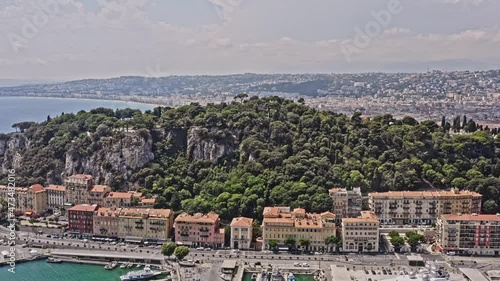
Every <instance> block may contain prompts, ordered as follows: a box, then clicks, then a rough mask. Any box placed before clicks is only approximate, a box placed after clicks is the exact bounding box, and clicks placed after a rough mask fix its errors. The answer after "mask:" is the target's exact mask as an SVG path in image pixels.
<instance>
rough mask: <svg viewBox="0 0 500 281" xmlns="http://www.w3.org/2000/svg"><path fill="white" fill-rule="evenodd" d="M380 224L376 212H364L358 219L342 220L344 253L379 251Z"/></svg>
mask: <svg viewBox="0 0 500 281" xmlns="http://www.w3.org/2000/svg"><path fill="white" fill-rule="evenodd" d="M379 227H380V222H379V220H378V218H377V216H376V215H375V213H374V212H371V211H362V212H361V215H360V216H359V217H357V218H343V219H342V250H343V251H344V252H374V253H377V252H378V251H379V241H380V233H379Z"/></svg>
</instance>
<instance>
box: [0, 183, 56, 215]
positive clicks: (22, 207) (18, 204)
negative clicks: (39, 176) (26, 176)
mask: <svg viewBox="0 0 500 281" xmlns="http://www.w3.org/2000/svg"><path fill="white" fill-rule="evenodd" d="M8 194H9V192H8V188H7V186H0V198H3V199H4V200H5V201H7V202H11V203H12V201H10V200H8ZM14 198H15V202H13V203H14V208H15V209H16V210H18V211H22V212H27V215H31V214H32V212H35V213H36V214H40V213H43V212H44V211H45V210H47V208H48V198H47V191H46V190H45V189H44V188H43V186H41V185H39V184H35V185H32V186H30V187H28V188H26V187H16V188H14Z"/></svg>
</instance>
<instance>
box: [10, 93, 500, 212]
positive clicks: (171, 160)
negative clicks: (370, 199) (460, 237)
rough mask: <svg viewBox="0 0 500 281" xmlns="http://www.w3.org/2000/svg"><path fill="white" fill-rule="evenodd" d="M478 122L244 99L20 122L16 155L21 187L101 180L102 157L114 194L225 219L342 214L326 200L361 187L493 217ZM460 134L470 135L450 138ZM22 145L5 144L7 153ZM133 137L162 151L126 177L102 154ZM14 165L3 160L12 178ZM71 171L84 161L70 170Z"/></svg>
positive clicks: (499, 196) (127, 170) (494, 178)
mask: <svg viewBox="0 0 500 281" xmlns="http://www.w3.org/2000/svg"><path fill="white" fill-rule="evenodd" d="M458 120H460V118H458ZM471 122H473V121H472V120H469V121H468V122H467V123H466V124H463V125H460V124H458V125H457V124H453V126H451V125H450V124H448V123H447V122H446V120H444V122H443V126H440V125H438V124H436V123H435V122H433V121H426V122H422V123H419V122H417V121H416V120H415V119H413V118H410V117H405V118H403V119H401V120H396V119H394V118H393V117H392V116H390V115H384V116H377V117H373V118H363V117H362V116H361V115H360V114H358V113H356V114H354V115H353V116H346V115H341V114H336V113H333V112H327V111H317V110H314V109H312V108H309V107H307V106H306V105H304V104H302V103H301V102H299V103H296V102H293V101H291V100H285V99H281V98H278V97H270V98H264V99H258V98H256V97H252V98H248V97H246V95H239V96H237V97H236V98H235V101H234V102H232V103H231V104H213V105H208V106H200V105H199V104H196V103H193V104H191V105H188V106H183V107H180V108H175V109H173V108H156V109H155V110H154V111H152V112H146V113H141V112H138V111H134V110H117V111H112V110H109V109H102V108H100V109H96V110H92V111H91V112H83V111H82V112H79V113H78V114H63V115H61V116H58V117H54V118H48V120H47V121H46V122H43V123H41V124H33V123H21V124H16V126H17V127H18V128H19V129H20V130H23V131H24V132H23V133H22V135H23V136H24V137H25V138H26V144H24V145H20V146H19V149H18V152H19V153H20V154H21V155H22V156H23V159H22V161H21V163H18V165H19V168H18V171H19V175H20V176H19V180H21V181H23V184H31V183H35V182H38V183H43V184H47V183H60V182H61V181H62V180H63V178H64V177H65V176H67V175H66V174H67V173H68V171H72V172H80V173H82V172H92V171H94V170H91V171H89V170H88V169H90V168H91V167H90V166H89V164H88V163H89V159H97V158H98V159H100V160H99V161H97V162H95V163H99V164H98V165H100V166H101V167H99V169H100V170H99V171H100V172H99V173H103V174H106V173H107V174H108V175H109V174H111V175H113V177H112V178H109V176H108V177H97V179H98V180H99V181H105V182H106V183H107V184H110V185H111V186H112V187H113V189H115V190H119V189H125V188H133V187H140V188H141V189H142V191H143V192H146V193H148V194H151V195H153V194H156V195H159V199H158V200H157V207H162V208H173V209H174V210H176V211H177V210H184V211H187V212H197V211H199V212H207V211H215V212H218V213H220V214H221V216H222V218H230V217H234V216H238V215H243V216H249V217H254V218H259V216H260V215H261V214H262V210H263V208H264V206H268V205H290V206H291V207H303V208H306V209H307V210H308V211H312V212H322V211H326V210H329V209H330V208H331V204H332V202H331V199H330V198H329V196H328V191H327V190H328V189H329V188H331V187H335V186H346V187H354V186H361V187H362V190H363V191H364V192H368V191H388V190H418V189H426V188H449V187H451V186H454V187H459V188H464V189H469V190H474V191H478V192H480V193H482V194H483V195H484V199H485V200H484V202H483V211H484V212H487V213H496V212H499V211H500V209H499V204H500V179H499V176H500V162H499V161H498V160H499V159H498V156H497V155H499V154H498V153H499V152H500V150H499V149H500V139H499V138H498V137H497V138H496V139H495V137H494V133H497V132H496V130H494V132H491V131H490V130H489V129H484V130H481V129H482V128H481V127H479V126H476V124H472V123H471ZM454 123H455V122H454ZM458 123H460V122H458ZM457 126H458V127H462V128H465V129H466V130H467V131H469V133H467V134H449V132H448V131H449V130H455V129H456V130H458V129H460V128H457ZM474 130H477V131H474ZM15 135H16V134H10V135H0V140H2V139H3V140H4V143H8V141H9V139H13V138H14V137H15ZM17 135H19V134H17ZM130 135H134V136H136V137H139V138H141V139H143V140H144V142H143V143H142V144H141V145H146V144H147V143H148V142H149V143H152V145H151V148H150V149H151V150H152V153H153V155H154V157H151V158H154V159H150V158H146V159H143V160H144V161H139V160H141V159H139V160H137V159H135V158H137V157H139V156H137V155H136V154H137V153H136V150H130V152H127V153H124V155H120V157H124V158H127V157H132V158H131V159H135V160H137V161H135V160H134V161H132V162H133V163H135V164H136V165H134V166H133V167H130V166H129V167H121V166H124V165H125V166H126V165H128V164H127V163H129V162H128V161H129V160H127V159H125V160H124V161H125V162H123V163H125V164H123V163H122V164H120V165H121V166H120V167H118V166H117V165H116V164H115V163H114V162H116V161H110V160H106V159H114V158H106V156H105V155H104V154H106V151H105V149H106V147H108V146H106V144H108V143H115V144H119V146H112V147H115V148H116V147H122V146H124V145H125V144H124V143H135V144H134V145H136V146H137V143H138V142H137V141H136V140H129V141H128V142H124V141H123V140H124V139H125V138H127V136H130ZM17 138H19V137H18V136H17ZM110 147H111V145H110ZM0 152H1V148H0ZM96 154H99V155H100V154H103V155H104V156H99V157H100V158H99V157H98V156H96ZM122 154H123V153H122ZM129 154H130V155H129ZM143 154H144V155H147V151H146V152H144V153H143ZM68 155H69V156H68ZM134 155H135V156H134ZM141 155H142V154H141ZM96 157H97V158H96ZM134 157H135V158H134ZM11 158H12V157H11V156H10V155H9V154H8V153H6V154H4V155H3V156H2V154H0V161H3V162H0V163H3V166H4V168H5V165H6V164H7V163H13V162H12V161H13V160H12V159H11ZM75 159H77V160H75ZM78 159H80V160H78ZM68 161H70V162H71V161H73V162H74V161H76V162H74V163H73V164H71V167H70V168H71V169H69V168H68V163H67V162H68ZM79 161H80V162H79ZM107 161H108V162H107ZM75 163H76V164H75ZM82 163H85V165H84V164H82ZM90 163H92V162H90ZM80 164H81V165H80ZM68 169H69V170H68ZM120 169H124V170H120ZM118 171H120V172H118Z"/></svg>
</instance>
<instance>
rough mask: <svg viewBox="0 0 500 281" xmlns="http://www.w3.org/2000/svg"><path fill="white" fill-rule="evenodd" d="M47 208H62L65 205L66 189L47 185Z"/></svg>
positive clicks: (60, 186)
mask: <svg viewBox="0 0 500 281" xmlns="http://www.w3.org/2000/svg"><path fill="white" fill-rule="evenodd" d="M45 190H46V191H47V198H48V199H47V200H48V207H49V208H51V209H56V208H63V207H64V203H66V187H64V186H62V185H53V184H51V185H49V186H48V187H47V188H46V189H45Z"/></svg>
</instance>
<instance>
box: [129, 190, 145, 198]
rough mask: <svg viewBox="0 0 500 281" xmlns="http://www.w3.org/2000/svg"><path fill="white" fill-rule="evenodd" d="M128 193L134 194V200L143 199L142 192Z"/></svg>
mask: <svg viewBox="0 0 500 281" xmlns="http://www.w3.org/2000/svg"><path fill="white" fill-rule="evenodd" d="M128 193H130V194H132V197H134V198H141V197H142V192H137V191H129V192H128Z"/></svg>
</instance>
